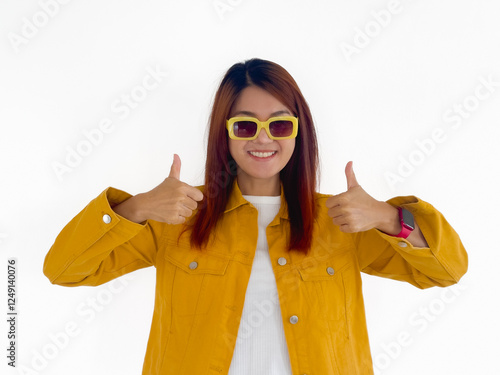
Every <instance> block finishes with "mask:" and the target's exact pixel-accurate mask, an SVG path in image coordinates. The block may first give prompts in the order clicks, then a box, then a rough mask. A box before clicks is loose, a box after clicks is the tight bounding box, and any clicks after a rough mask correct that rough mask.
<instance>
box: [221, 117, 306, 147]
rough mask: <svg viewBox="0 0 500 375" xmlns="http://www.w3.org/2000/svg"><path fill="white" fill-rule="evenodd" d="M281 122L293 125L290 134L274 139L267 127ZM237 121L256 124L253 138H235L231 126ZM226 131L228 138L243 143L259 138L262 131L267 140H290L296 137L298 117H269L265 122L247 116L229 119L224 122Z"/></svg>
mask: <svg viewBox="0 0 500 375" xmlns="http://www.w3.org/2000/svg"><path fill="white" fill-rule="evenodd" d="M283 120H285V121H291V122H292V124H293V129H292V134H290V135H289V136H287V137H274V136H273V135H272V134H271V131H270V130H269V125H270V124H271V122H273V121H283ZM238 121H252V122H255V123H256V124H257V131H256V132H255V135H254V136H253V137H248V138H241V137H237V136H236V135H235V134H234V129H233V125H234V123H235V122H238ZM226 129H227V131H228V133H229V138H231V139H236V140H243V141H251V140H254V139H256V138H257V137H258V136H259V134H260V131H261V130H262V129H265V130H266V133H267V136H268V137H269V139H275V140H282V139H292V138H295V137H296V136H297V133H298V130H299V119H298V117H295V116H277V117H271V118H269V119H268V120H267V121H260V120H259V119H256V118H255V117H247V116H245V117H231V118H230V119H229V120H226Z"/></svg>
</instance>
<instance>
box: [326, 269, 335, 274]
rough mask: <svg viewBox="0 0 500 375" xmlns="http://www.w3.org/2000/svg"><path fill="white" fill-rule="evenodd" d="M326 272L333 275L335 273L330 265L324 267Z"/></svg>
mask: <svg viewBox="0 0 500 375" xmlns="http://www.w3.org/2000/svg"><path fill="white" fill-rule="evenodd" d="M326 272H328V274H329V275H333V274H334V273H335V270H334V269H333V268H332V267H328V268H327V269H326Z"/></svg>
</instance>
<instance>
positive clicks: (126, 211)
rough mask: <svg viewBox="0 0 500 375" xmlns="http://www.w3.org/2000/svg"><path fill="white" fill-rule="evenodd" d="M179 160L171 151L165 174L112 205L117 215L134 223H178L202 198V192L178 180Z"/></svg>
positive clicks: (180, 222) (188, 214)
mask: <svg viewBox="0 0 500 375" xmlns="http://www.w3.org/2000/svg"><path fill="white" fill-rule="evenodd" d="M180 173H181V159H180V157H179V155H177V154H174V161H173V163H172V167H171V168H170V174H169V175H168V177H167V178H166V179H165V180H164V181H163V182H162V183H161V184H160V185H158V186H157V187H155V188H154V189H152V190H150V191H148V192H147V193H142V194H137V195H136V196H133V197H131V198H129V199H127V200H126V201H124V202H122V203H120V204H119V205H117V206H115V207H113V211H115V212H116V213H117V214H118V215H121V216H123V217H125V218H127V219H129V220H131V221H134V222H136V223H142V222H144V221H146V220H148V219H151V220H155V221H160V222H164V223H167V224H182V223H184V222H185V221H186V219H187V218H188V217H190V216H191V215H192V213H193V211H194V210H195V209H196V208H197V207H198V203H197V202H199V201H201V200H203V193H202V192H201V191H200V190H199V189H197V188H195V187H193V186H190V185H188V184H186V183H184V182H182V181H180V180H179V178H180Z"/></svg>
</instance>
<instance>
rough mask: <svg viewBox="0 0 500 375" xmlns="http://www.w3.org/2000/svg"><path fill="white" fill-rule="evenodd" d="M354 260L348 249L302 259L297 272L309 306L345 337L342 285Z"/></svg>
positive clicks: (346, 299) (345, 306) (345, 308)
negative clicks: (331, 323) (332, 323)
mask: <svg viewBox="0 0 500 375" xmlns="http://www.w3.org/2000/svg"><path fill="white" fill-rule="evenodd" d="M353 262H355V258H354V256H353V254H352V252H351V251H350V249H349V248H344V249H339V250H338V251H335V252H334V253H332V254H329V255H328V256H326V257H325V256H324V257H310V258H306V259H304V260H303V261H302V263H301V264H300V265H299V268H298V271H299V274H300V277H301V280H302V281H303V283H302V285H303V288H304V291H305V295H306V298H307V299H308V300H309V306H310V307H311V308H313V309H314V311H316V312H317V313H318V314H320V315H321V316H323V317H324V319H325V320H328V321H330V322H334V324H335V325H336V326H337V329H338V330H339V331H341V332H344V333H345V335H347V316H348V308H349V299H350V296H349V295H348V293H347V291H346V290H349V289H350V288H348V287H347V286H346V283H348V282H349V280H350V277H349V275H350V274H351V273H352V272H354V269H355V267H354V266H353Z"/></svg>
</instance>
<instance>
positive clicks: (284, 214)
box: [224, 178, 289, 226]
mask: <svg viewBox="0 0 500 375" xmlns="http://www.w3.org/2000/svg"><path fill="white" fill-rule="evenodd" d="M280 196H281V206H280V210H279V211H278V214H277V215H276V217H275V218H274V220H273V221H272V222H271V223H270V224H269V225H271V226H272V225H278V224H279V218H283V219H287V220H289V217H288V205H287V203H286V199H285V193H284V191H283V183H281V193H280ZM244 205H250V206H251V203H250V202H249V201H247V200H246V199H245V198H243V194H242V193H241V190H240V187H239V186H238V180H237V179H236V178H235V179H234V182H233V187H232V189H231V195H230V196H229V200H228V201H227V204H226V210H225V211H224V213H228V212H230V211H232V210H234V209H236V208H238V207H240V206H244Z"/></svg>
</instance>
